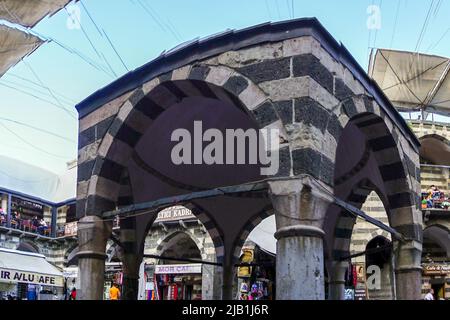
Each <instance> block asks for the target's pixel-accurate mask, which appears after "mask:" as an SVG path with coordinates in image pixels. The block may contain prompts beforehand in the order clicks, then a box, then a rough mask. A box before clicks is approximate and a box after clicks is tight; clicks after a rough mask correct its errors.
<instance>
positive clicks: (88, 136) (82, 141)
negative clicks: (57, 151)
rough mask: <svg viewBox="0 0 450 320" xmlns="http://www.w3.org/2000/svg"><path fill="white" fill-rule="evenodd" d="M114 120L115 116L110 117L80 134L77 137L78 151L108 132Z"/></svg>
mask: <svg viewBox="0 0 450 320" xmlns="http://www.w3.org/2000/svg"><path fill="white" fill-rule="evenodd" d="M114 118H115V116H111V117H109V118H107V119H105V120H102V121H100V122H99V123H97V124H96V125H95V126H92V127H90V128H87V129H86V130H84V131H83V132H81V133H80V135H79V141H78V149H81V148H83V147H85V146H87V145H89V144H91V143H93V142H95V141H96V140H97V139H100V138H102V137H103V136H104V135H105V134H106V132H107V131H108V128H109V127H110V126H111V123H112V122H113V120H114Z"/></svg>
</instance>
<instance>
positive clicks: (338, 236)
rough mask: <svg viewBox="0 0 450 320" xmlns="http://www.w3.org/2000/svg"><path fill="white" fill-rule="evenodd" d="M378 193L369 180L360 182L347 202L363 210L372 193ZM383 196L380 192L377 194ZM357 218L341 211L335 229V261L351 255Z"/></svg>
mask: <svg viewBox="0 0 450 320" xmlns="http://www.w3.org/2000/svg"><path fill="white" fill-rule="evenodd" d="M374 190H375V191H377V188H376V186H375V185H374V184H373V183H372V182H371V181H370V180H368V179H363V180H362V181H360V182H359V183H358V184H357V185H356V186H355V188H353V189H352V191H351V192H350V194H349V195H348V197H347V199H346V202H348V203H349V204H351V205H353V206H354V207H356V208H358V209H361V207H362V206H363V204H364V202H365V201H366V199H367V197H368V196H369V194H370V193H371V192H372V191H374ZM377 193H378V194H381V193H380V192H377ZM355 223H356V217H355V216H354V215H353V214H351V213H349V212H348V211H345V210H341V211H340V213H339V216H338V219H337V222H336V227H335V229H334V238H333V239H334V242H333V259H334V260H339V259H340V258H342V257H346V256H348V255H350V241H351V237H352V233H353V226H354V224H355Z"/></svg>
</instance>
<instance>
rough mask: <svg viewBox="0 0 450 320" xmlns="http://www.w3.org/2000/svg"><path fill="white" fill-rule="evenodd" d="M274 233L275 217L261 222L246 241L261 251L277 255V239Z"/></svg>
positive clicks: (272, 216)
mask: <svg viewBox="0 0 450 320" xmlns="http://www.w3.org/2000/svg"><path fill="white" fill-rule="evenodd" d="M275 231H276V225H275V215H271V216H270V217H268V218H266V219H264V220H263V221H261V223H260V224H258V225H257V226H256V227H255V229H253V230H252V232H250V234H249V235H248V240H250V241H253V242H254V243H256V244H257V245H258V246H259V247H260V248H261V249H263V250H264V251H267V252H269V253H271V254H276V253H277V239H275V237H274V234H275Z"/></svg>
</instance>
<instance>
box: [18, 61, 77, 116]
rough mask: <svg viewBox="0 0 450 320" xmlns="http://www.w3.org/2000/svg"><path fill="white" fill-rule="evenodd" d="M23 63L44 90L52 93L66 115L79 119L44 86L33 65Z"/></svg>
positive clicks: (51, 93)
mask: <svg viewBox="0 0 450 320" xmlns="http://www.w3.org/2000/svg"><path fill="white" fill-rule="evenodd" d="M22 62H23V63H24V64H25V66H26V67H27V68H28V69H29V70H30V71H31V73H32V74H33V75H34V77H35V78H36V80H37V81H39V83H40V84H41V85H42V87H43V88H45V89H47V91H48V92H49V93H50V95H51V96H52V98H53V99H54V100H55V101H56V103H57V104H59V106H60V107H61V108H62V109H64V110H65V111H66V113H67V114H68V115H69V116H70V117H72V118H73V119H77V117H76V116H75V115H74V111H72V110H68V109H66V108H65V107H64V106H63V105H62V103H61V101H59V99H58V98H57V97H56V96H55V95H54V94H53V91H52V90H51V89H50V88H49V87H48V86H46V85H45V84H44V82H43V81H42V80H41V78H40V77H39V76H38V74H37V73H36V72H35V71H34V69H33V68H32V67H31V65H30V64H29V63H28V62H26V61H25V60H22Z"/></svg>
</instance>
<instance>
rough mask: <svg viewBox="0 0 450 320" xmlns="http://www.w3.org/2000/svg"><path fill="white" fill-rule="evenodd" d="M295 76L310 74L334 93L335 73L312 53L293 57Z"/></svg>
mask: <svg viewBox="0 0 450 320" xmlns="http://www.w3.org/2000/svg"><path fill="white" fill-rule="evenodd" d="M292 64H293V73H294V77H303V76H310V77H311V78H313V79H314V80H315V81H316V82H317V83H319V84H320V85H321V86H322V87H323V88H325V89H326V90H328V92H330V93H333V74H332V73H331V72H330V71H329V70H328V69H327V68H326V67H325V66H324V65H323V64H322V63H321V62H320V60H319V59H318V58H317V57H316V56H314V55H312V54H302V55H299V56H295V57H294V58H293V62H292Z"/></svg>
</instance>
